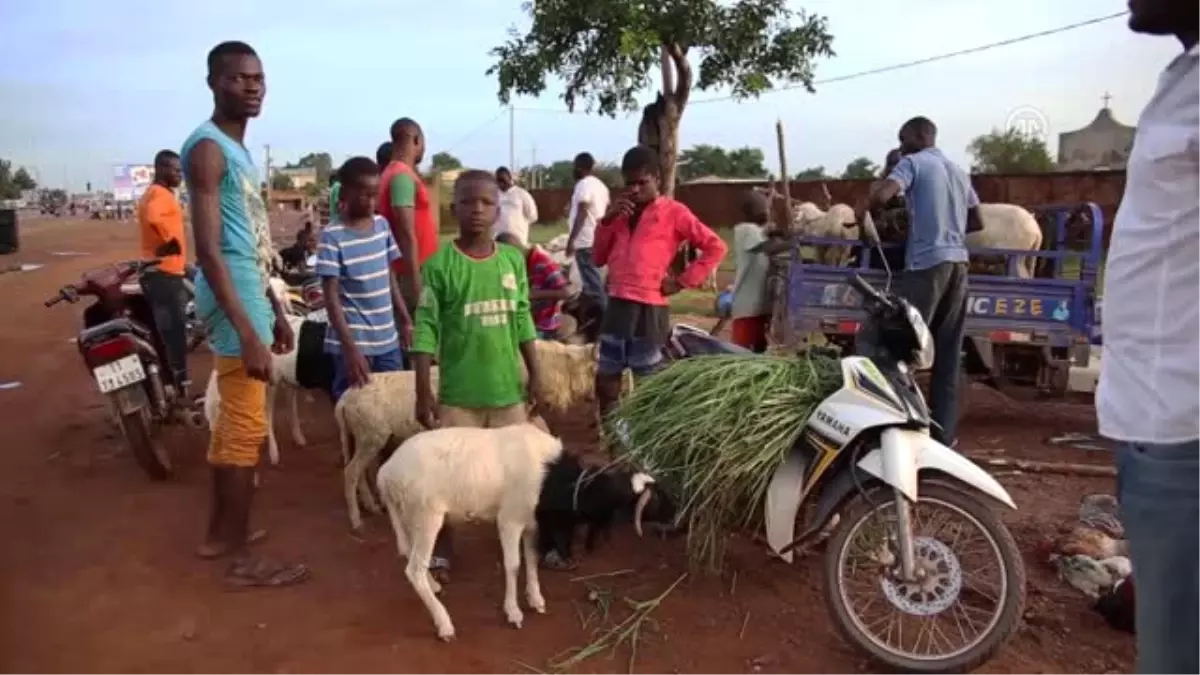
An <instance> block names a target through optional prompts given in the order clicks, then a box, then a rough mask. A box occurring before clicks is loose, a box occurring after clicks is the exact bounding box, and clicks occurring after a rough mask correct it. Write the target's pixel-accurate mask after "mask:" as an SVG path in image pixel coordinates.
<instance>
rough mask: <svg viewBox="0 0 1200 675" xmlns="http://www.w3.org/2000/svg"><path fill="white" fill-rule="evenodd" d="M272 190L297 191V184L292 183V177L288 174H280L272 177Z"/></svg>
mask: <svg viewBox="0 0 1200 675" xmlns="http://www.w3.org/2000/svg"><path fill="white" fill-rule="evenodd" d="M271 189H272V190H295V189H296V184H295V183H293V182H292V177H291V176H289V175H287V174H286V173H278V172H276V174H275V175H274V176H271Z"/></svg>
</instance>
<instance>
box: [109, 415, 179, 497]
mask: <svg viewBox="0 0 1200 675" xmlns="http://www.w3.org/2000/svg"><path fill="white" fill-rule="evenodd" d="M120 422H121V433H122V434H123V435H124V436H125V442H126V443H128V444H129V450H130V452H132V453H133V459H134V460H135V461H136V462H137V464H138V466H140V467H141V468H142V471H145V472H146V475H148V476H150V478H151V479H152V480H166V479H168V478H170V477H171V475H172V474H173V473H174V470H173V469H172V467H171V458H170V457H168V456H167V453H166V451H165V450H163V449H162V448H161V447H160V445H159V444H158V443H156V442H155V441H154V437H153V436H152V435H151V433H150V425H151V423H150V413H149V411H148V409H147V408H144V407H143V408H138V409H137V410H134V411H132V412H128V413H123V414H121V416H120Z"/></svg>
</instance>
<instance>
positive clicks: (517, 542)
mask: <svg viewBox="0 0 1200 675" xmlns="http://www.w3.org/2000/svg"><path fill="white" fill-rule="evenodd" d="M497 528H498V529H499V530H500V549H501V551H503V553H504V616H506V617H507V618H508V623H509V624H511V625H512V626H513V627H514V628H520V627H521V622H523V621H524V620H525V615H524V614H523V613H522V612H521V607H520V606H519V605H517V574H518V573H520V571H521V530H522V525H521V524H519V523H511V522H501V523H498V524H497ZM534 564H535V565H536V564H537V561H536V559H535V560H534Z"/></svg>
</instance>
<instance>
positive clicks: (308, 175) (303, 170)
mask: <svg viewBox="0 0 1200 675" xmlns="http://www.w3.org/2000/svg"><path fill="white" fill-rule="evenodd" d="M275 176H287V177H288V180H290V181H291V187H290V188H288V189H291V190H301V191H303V190H304V189H305V188H307V187H308V186H310V185H315V184H316V182H317V169H316V167H312V166H304V167H288V168H282V169H274V168H273V169H271V178H272V179H274V178H275Z"/></svg>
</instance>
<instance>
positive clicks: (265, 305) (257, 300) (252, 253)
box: [179, 120, 275, 356]
mask: <svg viewBox="0 0 1200 675" xmlns="http://www.w3.org/2000/svg"><path fill="white" fill-rule="evenodd" d="M205 139H208V140H211V141H213V142H215V143H216V144H217V146H218V147H219V148H221V152H222V153H223V154H224V155H225V173H224V175H222V176H221V257H222V258H223V259H224V260H225V266H226V267H228V268H229V274H230V276H231V278H232V279H233V287H234V289H235V291H236V292H237V295H238V297H239V298H240V299H241V301H242V307H244V308H245V310H246V314H247V315H248V316H249V317H250V321H251V323H252V324H253V325H254V331H255V332H256V333H257V334H258V337H259V339H260V340H262V341H263V344H266V345H270V344H272V343H273V342H274V334H273V331H272V326H273V324H274V319H275V313H274V310H273V309H272V307H271V302H270V300H268V299H267V275H268V274H269V272H270V266H271V255H272V252H273V248H272V244H271V228H270V225H269V223H268V221H267V207H266V203H265V202H264V201H263V197H262V191H261V189H260V185H259V176H258V170H257V169H256V168H255V167H254V160H253V158H251V156H250V153H249V152H248V151H247V150H246V148H245V147H244V146H243V145H242V144H241V143H239V142H237V141H235V140H234V139H232V138H230V137H229V136H228V135H227V134H226V133H225V132H223V131H221V129H220V128H218V127H217V125H215V124H213V122H212V120H208V121H206V122H205V123H204V124H201V125H200V126H199V127H197V128H196V130H195V131H193V132H192V135H191V136H188V139H187V140H186V141H184V143H183V149H182V151H181V152H180V153H179V155H180V157H181V158H182V159H183V166H184V177H185V178H188V179H189V182H190V177H188V176H187V173H186V172H187V168H186V167H187V165H188V153H189V152H191V150H192V148H194V147H196V144H197V143H199V142H200V141H203V140H205ZM196 315H197V316H198V317H199V318H200V319H201V320H203V321H204V322H205V325H206V328H207V330H208V343H209V348H210V349H211V350H212V352H213V353H214V354H217V355H220V356H240V355H241V351H242V350H241V341H240V340H239V339H238V334H237V331H236V330H234V328H233V324H232V323H230V321H229V317H227V316H226V315H225V313H224V312H223V311H221V309H220V307H218V306H217V301H216V297H215V296H214V295H213V291H212V287H211V286H209V284H208V282H207V281H206V280H205V279H204V274H203V272H201V273H199V274H197V275H196Z"/></svg>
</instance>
